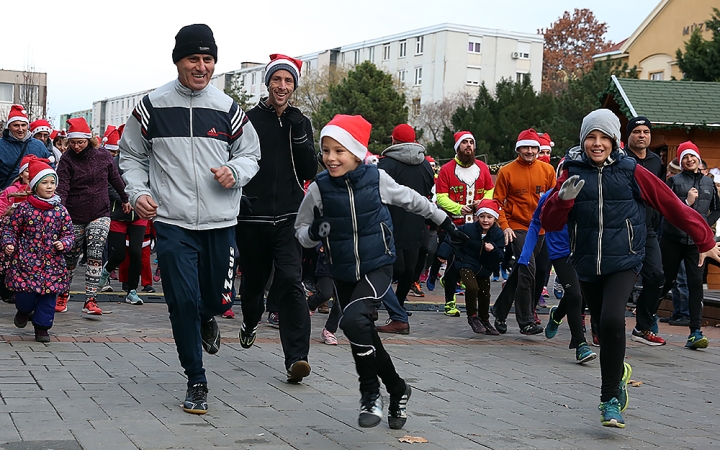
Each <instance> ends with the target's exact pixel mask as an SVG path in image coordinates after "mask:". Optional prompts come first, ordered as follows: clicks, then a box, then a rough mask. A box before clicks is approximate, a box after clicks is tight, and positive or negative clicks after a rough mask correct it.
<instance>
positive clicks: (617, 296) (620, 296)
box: [580, 269, 637, 402]
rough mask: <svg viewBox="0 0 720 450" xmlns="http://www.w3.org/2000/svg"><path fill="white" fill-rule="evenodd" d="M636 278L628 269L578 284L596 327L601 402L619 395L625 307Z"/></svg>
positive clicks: (623, 345) (623, 353)
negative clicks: (598, 346)
mask: <svg viewBox="0 0 720 450" xmlns="http://www.w3.org/2000/svg"><path fill="white" fill-rule="evenodd" d="M636 278H637V273H635V272H634V271H632V270H630V269H628V270H623V271H622V272H615V273H611V274H609V275H603V276H601V277H600V278H599V279H598V280H597V281H580V288H581V289H582V293H583V295H584V296H585V300H586V301H587V304H588V308H590V314H591V315H592V320H593V322H595V323H597V324H598V328H597V333H598V338H599V339H600V376H601V378H602V387H601V388H600V401H601V402H607V401H609V400H610V399H612V398H613V397H614V398H618V395H619V388H620V380H621V379H622V376H623V371H624V366H623V363H624V362H625V305H626V304H627V299H628V297H629V296H630V292H631V291H632V289H633V286H634V285H635V279H636ZM596 317H599V318H600V320H597V321H596V319H595V318H596Z"/></svg>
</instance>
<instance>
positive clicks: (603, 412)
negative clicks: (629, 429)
mask: <svg viewBox="0 0 720 450" xmlns="http://www.w3.org/2000/svg"><path fill="white" fill-rule="evenodd" d="M598 409H599V410H600V420H601V421H602V424H603V426H604V427H615V428H625V420H623V416H622V414H620V403H618V399H616V398H615V397H613V398H611V399H610V400H608V401H607V402H602V403H600V405H599V406H598Z"/></svg>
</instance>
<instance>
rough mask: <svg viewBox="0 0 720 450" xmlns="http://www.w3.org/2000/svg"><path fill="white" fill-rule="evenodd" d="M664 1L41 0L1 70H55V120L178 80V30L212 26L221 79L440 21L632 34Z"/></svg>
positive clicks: (17, 12) (19, 20)
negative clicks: (580, 23)
mask: <svg viewBox="0 0 720 450" xmlns="http://www.w3.org/2000/svg"><path fill="white" fill-rule="evenodd" d="M659 1H660V0H633V1H631V2H628V1H626V0H593V1H587V0H585V1H582V0H574V1H573V0H544V1H537V0H502V1H498V0H414V1H406V0H363V1H353V0H346V1H337V0H295V1H290V2H277V1H263V0H255V1H247V0H235V1H230V0H206V1H202V0H201V1H197V0H196V1H192V2H191V1H185V0H175V1H161V0H143V1H138V0H121V1H118V2H113V3H114V5H112V6H110V5H109V4H108V3H109V2H105V1H97V0H95V1H89V0H75V1H72V2H64V1H59V0H53V1H47V0H36V1H35V2H30V3H27V4H23V6H21V5H20V4H17V5H15V6H12V7H10V5H7V6H4V7H2V8H1V10H2V11H3V13H2V15H3V19H2V28H1V29H2V31H3V36H4V39H3V44H2V45H0V68H2V69H13V70H23V69H26V68H30V67H34V68H35V69H36V70H39V71H42V72H47V74H48V106H49V115H50V116H51V117H53V118H55V119H56V120H57V117H58V116H59V115H60V114H64V113H69V112H73V111H78V110H82V109H89V108H91V107H92V102H93V101H96V100H101V99H103V98H107V97H114V96H118V95H123V94H130V93H133V92H137V91H141V90H144V89H150V88H154V87H157V86H160V85H162V84H164V83H166V82H168V81H170V80H171V79H173V78H175V77H176V76H177V72H176V70H175V66H174V65H173V64H172V57H171V54H172V49H173V46H174V44H175V42H174V37H175V34H176V33H177V31H178V30H179V29H180V28H181V27H182V26H184V25H187V24H190V23H207V24H208V25H209V26H210V27H211V28H212V29H213V32H214V33H215V40H216V42H217V44H218V64H217V66H216V69H215V73H216V74H219V73H222V72H227V71H230V70H234V69H238V68H240V62H241V61H257V62H266V61H268V55H269V54H270V53H285V54H289V55H293V56H297V55H302V54H305V53H311V52H315V51H319V50H325V49H329V48H333V47H339V46H342V45H346V44H352V43H355V42H361V41H363V40H367V39H374V38H378V37H382V36H386V35H390V34H395V33H399V32H403V31H409V30H413V29H416V28H422V27H426V26H430V25H436V24H440V23H445V22H449V23H457V24H463V25H471V26H479V27H484V28H498V29H502V30H509V31H519V32H527V33H535V32H537V30H538V29H539V28H545V27H548V26H550V24H551V23H552V22H554V21H555V20H557V19H558V17H560V16H561V15H562V14H563V12H564V11H572V10H573V9H574V8H589V9H591V10H592V11H593V12H594V13H595V16H596V17H597V18H598V20H600V21H602V22H606V23H607V24H608V35H607V37H608V38H609V39H611V40H613V41H615V42H617V41H620V40H622V39H625V38H626V37H628V36H629V35H630V34H631V33H632V32H633V31H634V30H635V29H636V28H637V27H638V25H640V23H641V22H642V21H643V20H644V19H645V17H647V15H648V14H649V13H650V12H651V11H652V9H653V8H654V7H655V6H656V5H657V4H658V3H659Z"/></svg>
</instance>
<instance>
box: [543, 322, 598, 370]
mask: <svg viewBox="0 0 720 450" xmlns="http://www.w3.org/2000/svg"><path fill="white" fill-rule="evenodd" d="M545 334H546V335H547V328H545ZM595 358H597V353H595V352H594V351H592V350H590V347H588V345H587V342H583V343H582V344H580V345H578V348H576V349H575V359H576V360H577V363H578V364H583V363H586V362H590V361H592V360H593V359H595Z"/></svg>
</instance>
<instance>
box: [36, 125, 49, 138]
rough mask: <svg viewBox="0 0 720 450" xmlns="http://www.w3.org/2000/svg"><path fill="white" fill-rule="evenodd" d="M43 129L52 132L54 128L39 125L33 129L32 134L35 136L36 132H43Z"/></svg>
mask: <svg viewBox="0 0 720 450" xmlns="http://www.w3.org/2000/svg"><path fill="white" fill-rule="evenodd" d="M43 131H44V132H46V133H52V132H53V129H52V128H50V127H46V126H42V127H37V128H35V129H34V130H33V131H32V135H33V136H35V135H36V134H38V133H42V132H43Z"/></svg>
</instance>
